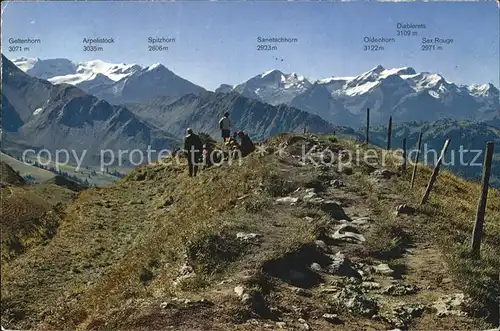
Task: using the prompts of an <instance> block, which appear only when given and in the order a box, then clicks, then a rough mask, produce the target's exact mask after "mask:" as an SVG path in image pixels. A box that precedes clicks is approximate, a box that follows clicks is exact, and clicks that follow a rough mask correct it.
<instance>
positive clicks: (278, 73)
mask: <svg viewBox="0 0 500 331" xmlns="http://www.w3.org/2000/svg"><path fill="white" fill-rule="evenodd" d="M283 75H284V74H283V73H282V72H281V71H279V70H278V69H272V70H268V71H266V72H264V73H263V74H261V75H260V77H261V78H271V77H281V76H283Z"/></svg>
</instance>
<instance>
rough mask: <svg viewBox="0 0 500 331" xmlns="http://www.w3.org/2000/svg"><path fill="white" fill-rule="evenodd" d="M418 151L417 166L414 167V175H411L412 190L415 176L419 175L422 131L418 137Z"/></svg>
mask: <svg viewBox="0 0 500 331" xmlns="http://www.w3.org/2000/svg"><path fill="white" fill-rule="evenodd" d="M417 145H418V147H417V148H418V150H417V155H416V156H415V164H414V165H413V173H412V174H411V184H410V188H413V184H414V183H415V176H416V174H417V164H418V158H419V156H420V148H421V147H422V131H420V134H419V135H418V143H417Z"/></svg>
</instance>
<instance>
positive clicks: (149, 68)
mask: <svg viewBox="0 0 500 331" xmlns="http://www.w3.org/2000/svg"><path fill="white" fill-rule="evenodd" d="M164 68H165V66H163V64H161V63H159V62H158V63H155V64H153V65H150V66H149V67H147V68H144V71H153V70H157V69H164Z"/></svg>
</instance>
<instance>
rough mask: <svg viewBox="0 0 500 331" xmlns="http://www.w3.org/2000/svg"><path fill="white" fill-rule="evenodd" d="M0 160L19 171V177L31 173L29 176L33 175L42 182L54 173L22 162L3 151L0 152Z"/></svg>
mask: <svg viewBox="0 0 500 331" xmlns="http://www.w3.org/2000/svg"><path fill="white" fill-rule="evenodd" d="M0 160H1V161H3V162H5V163H7V164H8V165H9V166H11V167H12V168H13V169H14V170H16V171H19V174H20V175H21V177H23V176H26V175H31V176H33V177H35V178H36V180H37V181H39V182H44V181H46V180H48V179H50V178H52V177H54V174H53V173H51V172H50V171H47V170H44V169H40V168H37V167H34V166H32V165H29V164H26V163H23V162H21V161H18V160H16V159H15V158H13V157H11V156H9V155H7V154H4V153H0Z"/></svg>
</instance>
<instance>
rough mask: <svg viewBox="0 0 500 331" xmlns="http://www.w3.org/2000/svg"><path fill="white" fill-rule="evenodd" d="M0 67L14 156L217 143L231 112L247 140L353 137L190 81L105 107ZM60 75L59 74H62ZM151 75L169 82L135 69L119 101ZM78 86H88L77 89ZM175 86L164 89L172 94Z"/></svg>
mask: <svg viewBox="0 0 500 331" xmlns="http://www.w3.org/2000/svg"><path fill="white" fill-rule="evenodd" d="M33 68H34V67H33ZM2 69H3V82H2V83H3V89H2V105H3V118H2V120H3V123H2V124H3V129H4V138H3V146H2V148H4V149H5V150H7V151H10V152H11V153H14V154H15V153H16V152H17V153H19V152H20V151H21V150H22V149H25V148H33V149H35V150H39V149H42V148H46V149H49V150H52V151H55V150H57V149H68V150H75V151H77V152H79V153H81V151H83V150H87V153H88V154H87V155H91V156H93V158H91V159H88V160H87V159H86V161H87V162H91V161H92V162H91V163H94V162H96V161H99V159H96V156H98V155H99V153H100V151H101V150H103V149H111V150H114V151H117V150H119V149H121V150H132V149H140V150H142V151H146V150H147V147H148V145H151V147H152V149H156V150H160V149H164V148H171V147H172V145H173V144H177V142H179V141H180V140H181V139H182V137H183V136H184V133H185V130H186V128H187V127H192V128H193V129H195V130H196V131H203V132H206V133H209V134H212V135H214V137H217V138H218V135H219V127H218V120H219V119H220V118H221V116H222V114H223V113H224V112H225V111H229V112H230V113H231V120H232V122H233V129H234V130H244V131H246V132H247V133H249V134H250V136H251V137H252V138H254V139H263V138H266V137H268V136H270V135H273V134H276V133H279V132H290V131H292V132H293V131H302V130H303V128H304V127H307V129H308V130H310V131H314V132H324V133H329V132H333V131H337V132H339V133H341V132H351V133H353V132H354V130H352V129H348V128H342V127H338V126H334V125H333V124H331V123H329V122H327V121H325V120H323V119H322V118H320V117H319V116H317V115H312V114H309V113H307V112H305V111H302V110H299V109H296V108H293V107H290V106H286V105H279V106H272V105H269V104H264V103H262V102H259V101H256V100H251V99H249V98H246V97H243V96H241V95H240V94H238V93H228V94H226V93H213V92H207V91H205V90H200V89H196V88H194V89H191V87H192V86H191V85H190V83H185V81H183V80H176V81H177V83H176V84H177V85H175V86H177V88H178V90H177V92H179V91H180V90H182V89H184V87H186V89H185V91H191V90H193V91H194V92H195V93H188V94H184V92H182V93H180V92H179V93H180V94H178V93H177V92H176V93H170V94H169V95H168V96H163V97H161V98H153V96H154V95H155V94H154V93H152V92H153V89H152V87H151V88H149V89H148V90H149V91H148V92H144V94H143V95H148V96H149V97H150V98H151V99H149V100H148V101H135V102H129V103H123V104H121V105H112V104H110V103H109V102H107V101H105V100H103V99H100V98H98V97H96V96H93V95H90V94H88V93H87V92H85V91H83V90H82V89H80V88H79V87H75V86H73V85H69V84H65V83H62V84H57V85H54V84H52V83H50V82H49V81H47V80H43V79H39V78H35V77H31V76H30V75H28V74H26V73H24V72H23V71H21V70H20V69H19V68H18V67H16V66H15V65H14V64H13V63H12V62H10V61H9V60H8V59H6V58H5V57H2ZM37 70H38V69H37ZM61 70H62V69H61ZM61 70H59V72H64V71H61ZM27 71H28V70H27ZM115 72H116V71H115ZM150 73H153V74H154V73H162V74H161V75H160V77H163V78H165V77H170V78H172V77H173V76H169V71H168V70H167V69H166V68H164V67H163V66H160V65H158V66H153V67H150V68H148V69H140V70H139V71H136V72H135V73H133V74H130V75H129V76H127V77H126V78H122V79H120V80H119V81H118V82H117V84H119V85H120V86H122V87H124V88H123V89H122V90H121V91H122V92H123V95H122V96H123V99H122V100H136V98H135V96H137V94H134V93H138V90H134V91H129V90H128V86H129V84H135V83H137V84H139V85H141V83H140V81H142V80H143V79H145V80H148V79H151V77H149V74H150ZM44 75H45V74H44ZM127 75H128V74H127ZM173 79H176V78H175V77H174V78H173ZM52 81H54V80H53V79H52ZM85 82H87V83H88V82H89V81H82V82H81V83H79V84H77V86H80V84H82V83H85ZM144 84H148V83H147V82H145V83H144ZM183 84H187V85H183ZM158 85H159V86H161V84H158ZM113 86H117V85H113ZM144 86H146V85H144ZM175 86H174V87H172V88H170V89H169V90H170V91H174V92H175V91H176V90H175ZM186 93H187V92H186Z"/></svg>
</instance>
